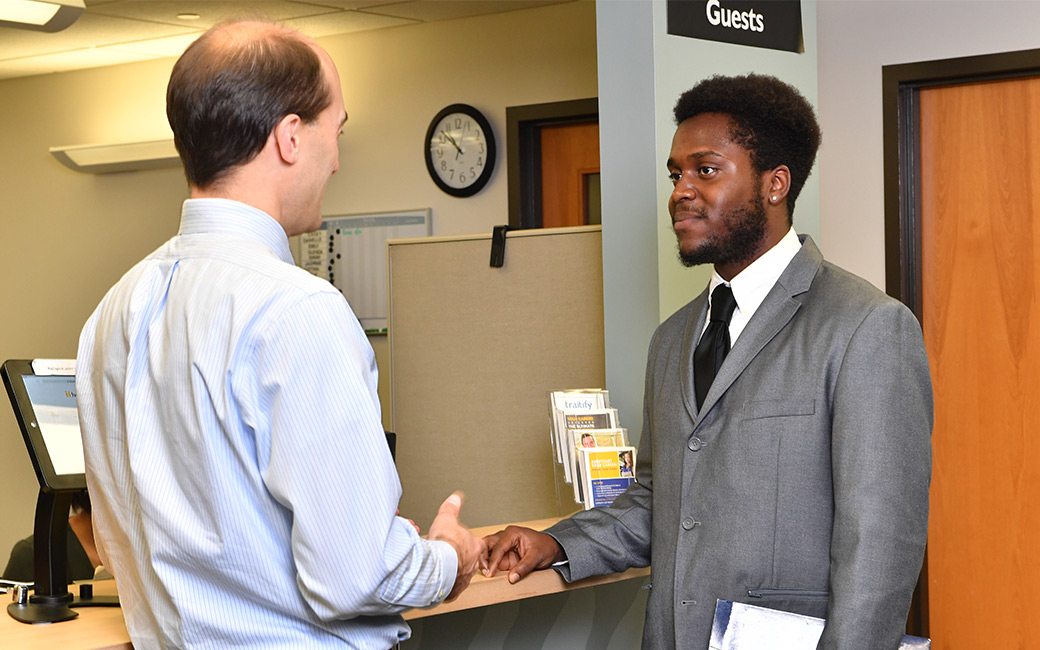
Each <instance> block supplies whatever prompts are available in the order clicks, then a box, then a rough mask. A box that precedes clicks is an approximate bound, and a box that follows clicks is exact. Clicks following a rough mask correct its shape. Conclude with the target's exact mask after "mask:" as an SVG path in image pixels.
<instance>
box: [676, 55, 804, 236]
mask: <svg viewBox="0 0 1040 650" xmlns="http://www.w3.org/2000/svg"><path fill="white" fill-rule="evenodd" d="M702 113H721V114H724V115H727V116H729V118H730V119H731V120H733V125H734V128H733V130H732V131H731V133H730V138H731V139H732V140H733V142H735V143H737V144H739V145H740V146H742V147H744V148H745V149H747V150H748V151H749V152H750V154H751V165H752V167H754V170H755V172H756V173H762V172H765V171H768V170H770V169H776V168H777V167H779V166H780V165H787V167H788V168H789V169H790V170H791V189H790V190H789V191H788V193H787V208H788V220H790V219H791V215H793V214H794V202H795V199H797V198H798V194H799V192H801V191H802V186H803V185H805V179H807V178H808V177H809V172H810V171H812V168H813V163H814V162H815V160H816V151H817V149H819V148H820V125H819V123H818V122H817V121H816V114H815V113H814V112H813V108H812V105H810V104H809V102H808V101H807V100H806V99H805V97H803V96H802V94H801V93H799V92H798V91H797V90H796V89H795V88H794V87H793V86H790V85H788V84H786V83H784V82H782V81H780V80H779V79H777V78H776V77H770V76H766V75H757V74H749V75H746V76H742V77H724V76H721V75H716V76H714V77H711V78H710V79H705V80H704V81H702V82H700V83H699V84H697V85H696V86H694V87H693V88H691V89H690V90H687V91H686V92H685V93H683V94H682V96H680V97H679V101H678V102H676V104H675V123H676V125H679V124H682V123H683V122H684V121H686V120H688V119H690V118H691V117H694V116H696V115H700V114H702Z"/></svg>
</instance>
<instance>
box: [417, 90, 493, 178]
mask: <svg viewBox="0 0 1040 650" xmlns="http://www.w3.org/2000/svg"><path fill="white" fill-rule="evenodd" d="M494 165H495V136H494V133H492V132H491V125H490V124H488V121H487V120H486V119H484V116H483V115H482V114H481V113H480V112H479V111H477V109H475V108H473V107H472V106H467V105H465V104H452V105H451V106H448V107H447V108H445V109H444V110H442V111H441V112H440V113H438V114H437V116H436V117H434V118H433V121H432V122H431V123H430V128H429V129H428V130H427V132H426V168H427V170H429V172H430V176H431V177H432V178H433V181H434V183H436V184H437V187H439V188H441V189H442V190H444V191H445V192H447V193H448V194H451V195H453V196H472V195H474V194H476V193H477V192H479V191H480V190H481V189H482V188H483V187H484V186H485V185H487V182H488V181H489V180H490V179H491V171H492V169H493V168H494Z"/></svg>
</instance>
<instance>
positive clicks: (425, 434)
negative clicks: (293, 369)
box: [388, 226, 639, 530]
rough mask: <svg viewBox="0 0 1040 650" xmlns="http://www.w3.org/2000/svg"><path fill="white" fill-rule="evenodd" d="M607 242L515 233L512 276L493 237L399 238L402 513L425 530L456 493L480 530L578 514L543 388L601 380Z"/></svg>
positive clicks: (393, 355)
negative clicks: (497, 257) (497, 259)
mask: <svg viewBox="0 0 1040 650" xmlns="http://www.w3.org/2000/svg"><path fill="white" fill-rule="evenodd" d="M600 235H601V233H600V228H599V226H586V227H578V228H552V229H541V230H523V231H513V232H509V233H508V234H507V235H506V237H505V249H504V260H503V264H502V266H501V267H493V266H491V265H490V262H491V248H492V236H491V235H490V234H489V235H478V236H465V237H433V238H422V239H400V240H391V241H389V242H388V256H389V264H388V269H389V271H388V273H389V281H388V286H389V295H388V300H389V337H390V373H391V375H390V376H391V384H390V390H391V405H392V406H391V413H392V423H393V424H392V426H393V430H394V431H395V432H396V433H397V435H398V456H397V467H398V472H399V474H400V476H401V483H402V485H403V488H404V495H403V497H402V500H401V513H402V515H405V516H408V517H411V518H413V519H414V520H415V521H416V523H418V524H419V525H420V526H421V527H422V528H423V529H424V530H425V529H426V527H428V526H429V524H430V522H431V521H432V518H433V515H434V514H435V512H436V508H437V506H438V505H439V504H440V502H441V501H442V500H443V499H444V498H445V497H447V496H448V494H450V493H451V492H452V491H453V490H455V489H462V490H464V491H465V492H466V495H467V500H466V504H465V506H464V507H463V520H464V522H465V523H466V524H467V525H470V526H485V525H493V524H498V523H502V522H510V521H524V520H531V519H539V518H543V517H551V516H558V515H564V514H568V513H571V512H574V511H575V510H577V509H578V507H579V506H578V505H577V504H576V503H575V502H574V499H573V495H572V491H571V487H570V486H569V485H563V484H562V473H561V472H560V471H559V470H558V467H557V466H556V464H555V462H554V456H553V450H552V446H551V443H550V437H549V406H548V402H547V397H546V393H547V391H550V390H554V389H562V388H588V387H602V386H603V385H604V353H603V275H602V250H601V236H600ZM638 417H639V414H637V413H622V414H621V419H622V423H623V424H625V425H627V424H628V423H629V422H635V421H636V420H635V419H633V418H636V419H638Z"/></svg>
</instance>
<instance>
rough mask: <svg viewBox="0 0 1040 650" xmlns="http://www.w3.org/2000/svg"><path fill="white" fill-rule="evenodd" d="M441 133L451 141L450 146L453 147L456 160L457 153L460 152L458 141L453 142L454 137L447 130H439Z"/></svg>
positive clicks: (457, 157)
mask: <svg viewBox="0 0 1040 650" xmlns="http://www.w3.org/2000/svg"><path fill="white" fill-rule="evenodd" d="M441 133H443V134H444V137H446V138H448V141H449V142H451V146H453V147H455V160H458V159H459V154H460V153H462V148H461V147H459V143H457V142H455V138H453V137H451V134H450V133H448V132H447V131H441Z"/></svg>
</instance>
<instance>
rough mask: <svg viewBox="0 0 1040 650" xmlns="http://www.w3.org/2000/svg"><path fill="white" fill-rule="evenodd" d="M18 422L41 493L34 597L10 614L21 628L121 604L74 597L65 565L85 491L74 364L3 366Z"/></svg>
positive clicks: (51, 362)
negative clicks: (72, 509)
mask: <svg viewBox="0 0 1040 650" xmlns="http://www.w3.org/2000/svg"><path fill="white" fill-rule="evenodd" d="M0 376H3V381H4V386H6V387H7V394H8V395H9V396H10V398H11V406H13V407H14V414H15V418H16V419H17V420H18V426H19V427H20V428H21V430H22V437H23V438H24V439H25V446H26V448H27V449H28V450H29V458H30V459H31V460H32V465H33V470H35V472H36V478H37V479H38V480H39V481H40V494H39V497H37V500H36V523H35V525H34V528H33V578H34V581H35V593H34V594H33V595H32V596H30V597H29V602H28V603H11V604H10V605H8V606H7V612H8V613H9V614H10V615H11V616H12V617H13V618H15V619H17V620H19V621H22V622H23V623H52V622H57V621H67V620H69V619H72V618H75V616H76V612H74V611H72V609H70V608H72V607H81V606H86V605H118V600H117V599H115V598H112V597H97V598H93V597H91V596H85V595H83V592H82V590H81V596H80V597H79V598H77V597H75V596H73V595H72V594H71V593H70V592H69V590H68V565H67V560H66V551H67V535H68V526H69V519H68V517H69V506H70V504H71V503H72V497H73V495H74V494H76V493H77V492H81V491H85V490H86V489H87V479H86V475H85V467H84V460H83V440H82V438H80V431H79V412H78V410H77V408H76V361H75V360H74V359H33V360H28V359H12V360H8V361H5V362H4V364H3V366H2V367H0Z"/></svg>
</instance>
